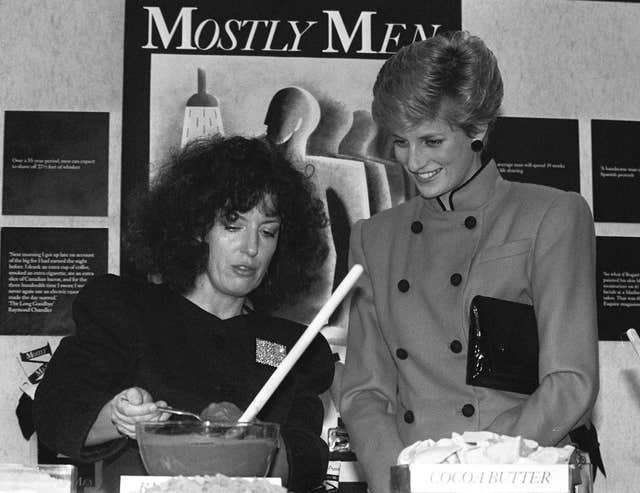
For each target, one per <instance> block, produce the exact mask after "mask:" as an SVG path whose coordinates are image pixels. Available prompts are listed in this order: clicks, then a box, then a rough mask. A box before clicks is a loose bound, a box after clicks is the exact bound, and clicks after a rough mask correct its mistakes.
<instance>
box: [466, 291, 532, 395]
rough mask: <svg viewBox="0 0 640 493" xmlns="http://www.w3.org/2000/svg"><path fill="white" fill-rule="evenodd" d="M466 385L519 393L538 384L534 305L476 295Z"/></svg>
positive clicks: (524, 392) (472, 306) (472, 312)
mask: <svg viewBox="0 0 640 493" xmlns="http://www.w3.org/2000/svg"><path fill="white" fill-rule="evenodd" d="M467 384H468V385H474V386H477V387H488V388H491V389H497V390H506V391H509V392H518V393H520V394H532V393H533V391H534V390H535V389H536V388H537V387H538V327H537V323H536V316H535V313H534V311H533V306H531V305H527V304H525V303H517V302H515V301H508V300H501V299H498V298H489V297H486V296H475V297H474V298H473V300H472V301H471V317H470V327H469V351H468V353H467Z"/></svg>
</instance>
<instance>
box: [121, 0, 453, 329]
mask: <svg viewBox="0 0 640 493" xmlns="http://www.w3.org/2000/svg"><path fill="white" fill-rule="evenodd" d="M125 15H126V20H125V65H124V67H125V71H124V108H123V118H124V121H123V156H122V163H123V170H122V185H123V186H122V193H123V197H122V198H123V201H122V205H123V208H122V219H123V224H126V221H127V218H128V216H129V214H130V211H129V210H128V208H127V202H126V198H127V196H128V195H129V193H130V192H131V191H132V189H134V188H135V187H137V186H139V185H140V184H145V183H148V182H149V180H150V178H152V177H153V175H154V173H155V172H156V170H157V167H158V166H159V165H160V164H161V163H162V162H163V161H164V160H165V159H166V157H167V156H168V155H169V153H170V152H171V151H173V150H176V149H179V148H180V147H181V146H183V145H184V144H185V143H186V142H188V141H189V140H190V139H193V138H196V137H198V136H202V135H210V134H222V135H244V136H265V137H266V138H269V139H272V140H273V141H274V142H277V143H278V144H279V145H281V146H282V147H283V148H284V149H285V150H286V152H287V153H289V155H290V156H291V157H292V158H294V160H295V161H296V162H297V163H299V165H300V166H304V168H305V169H306V170H309V169H313V170H314V173H313V180H314V181H315V184H316V187H317V190H318V193H319V194H320V196H321V198H322V199H323V201H324V202H325V206H326V208H327V212H328V215H329V217H330V220H331V227H330V228H329V229H328V231H327V235H328V237H329V240H330V241H329V243H330V245H331V251H330V254H329V258H328V260H327V263H326V266H325V275H324V276H323V279H322V281H320V282H319V283H318V285H316V286H314V287H313V289H312V292H311V293H310V294H309V296H308V297H307V298H306V299H305V300H304V301H303V302H300V303H298V304H296V306H290V307H287V308H286V309H285V313H282V314H283V315H286V316H288V317H289V318H293V319H296V320H299V321H301V322H307V323H308V322H309V321H310V320H311V318H312V317H313V316H314V315H315V313H316V312H317V310H318V309H319V308H320V307H321V306H322V304H323V303H324V302H325V301H326V299H327V298H328V296H329V295H330V293H331V291H332V289H333V287H334V284H337V283H338V282H339V281H340V280H341V279H342V278H343V277H344V274H345V273H346V270H347V244H348V238H349V231H350V229H351V225H352V224H353V223H354V222H355V221H356V220H357V219H359V218H362V217H369V216H370V215H371V214H373V213H375V212H377V211H379V210H381V209H384V208H387V207H390V206H391V205H394V204H396V203H399V202H402V201H403V200H405V199H406V198H407V197H409V196H411V194H412V188H411V185H410V184H409V182H408V181H407V180H406V178H405V176H404V174H403V171H402V170H401V169H400V167H398V166H393V165H392V164H391V161H390V155H389V151H388V145H387V139H386V138H385V136H384V135H381V134H380V133H379V132H378V131H377V130H376V128H375V125H374V124H373V121H372V119H371V113H370V111H371V89H372V87H373V83H374V80H375V76H376V74H377V72H378V69H379V68H380V66H381V65H382V63H383V61H384V60H385V59H386V58H388V57H389V56H390V55H391V54H393V53H394V52H396V51H397V50H398V48H399V47H400V46H403V45H405V44H408V43H411V42H412V41H414V40H420V39H426V38H428V37H430V36H433V34H434V33H437V32H441V31H447V30H454V29H460V28H461V6H460V1H459V0H454V1H452V0H423V1H405V0H393V1H388V0H387V1H380V0H374V1H371V0H369V1H362V0H351V1H349V2H344V1H325V2H320V1H318V2H292V1H281V0H277V1H276V0H254V1H247V0H238V1H233V2H223V1H212V0H207V1H195V2H176V1H173V0H172V1H144V2H142V1H139V0H127V2H126V14H125ZM125 259H126V256H124V255H123V260H124V261H123V263H122V266H123V268H122V269H123V273H133V272H134V269H133V267H132V266H131V265H129V264H128V263H127V262H126V260H125ZM345 316H346V314H345V310H344V309H339V310H337V311H336V313H335V314H334V317H333V319H332V321H331V322H332V324H335V325H337V326H344V322H345V320H344V317H345Z"/></svg>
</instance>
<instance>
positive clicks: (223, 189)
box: [126, 136, 329, 309]
mask: <svg viewBox="0 0 640 493" xmlns="http://www.w3.org/2000/svg"><path fill="white" fill-rule="evenodd" d="M267 197H270V198H271V203H272V205H273V209H274V210H273V211H269V212H270V213H271V212H273V213H275V214H274V215H277V216H278V217H279V218H280V221H281V227H280V234H279V238H278V245H277V247H276V251H275V253H274V255H273V257H272V260H271V263H270V264H269V268H268V270H267V273H266V274H265V277H264V279H263V280H262V283H261V284H260V286H259V287H258V288H256V289H255V290H254V291H253V292H252V293H250V294H249V299H250V300H251V302H252V303H253V305H254V307H255V308H256V309H274V308H277V307H278V306H281V305H282V304H283V303H284V302H285V301H286V302H287V303H290V302H292V301H294V300H295V299H296V297H297V296H298V295H300V294H302V293H304V292H306V291H307V290H308V289H309V288H310V287H311V285H312V283H313V282H314V281H315V280H316V279H317V278H318V276H319V272H320V267H321V266H322V264H323V262H324V260H325V258H326V257H327V254H328V251H329V248H328V246H327V240H326V236H325V234H324V232H323V231H322V230H323V228H325V227H326V226H327V222H328V221H327V216H326V214H325V212H324V206H323V204H322V202H321V201H320V200H319V199H318V198H316V197H315V196H314V189H313V184H312V183H311V181H310V180H309V178H308V177H306V176H305V175H304V174H303V173H301V172H300V171H298V170H297V169H296V168H295V167H294V165H293V164H292V163H291V162H290V161H289V160H287V159H286V157H285V156H284V154H283V153H281V152H280V151H279V150H278V149H277V148H276V147H274V146H273V145H272V144H270V143H269V142H267V141H266V140H265V139H262V138H245V137H239V136H235V137H228V138H225V137H218V136H217V137H211V138H206V139H200V140H195V141H192V142H191V143H189V144H187V145H186V146H185V147H184V148H183V149H181V150H179V151H177V152H174V153H173V154H172V156H171V159H170V160H169V161H168V162H167V163H166V164H165V165H164V166H163V167H162V168H161V170H160V173H159V174H158V176H157V177H156V178H155V179H154V180H153V182H152V184H151V187H150V190H149V191H148V192H146V193H143V194H142V195H139V196H138V197H137V198H136V199H134V213H133V215H132V218H131V221H130V222H129V224H128V227H127V238H126V247H127V250H128V252H129V256H130V258H131V260H132V261H133V262H134V263H135V265H136V266H137V267H138V268H139V269H140V270H142V271H143V272H144V273H146V274H160V275H161V276H162V282H163V283H165V284H167V285H168V286H170V287H171V288H172V289H174V290H176V291H178V292H180V293H185V292H187V291H188V290H190V289H191V288H193V286H194V281H195V279H196V277H197V275H198V274H200V273H202V272H204V270H205V269H206V266H207V262H208V259H209V246H208V244H207V243H205V242H204V241H202V240H201V238H203V237H204V236H205V234H206V233H207V232H208V231H209V230H210V229H211V228H212V227H213V225H214V223H215V221H216V219H217V218H220V217H223V218H227V219H229V218H232V217H233V216H234V215H235V214H236V213H238V212H239V213H244V212H247V211H249V210H251V209H253V208H254V207H256V206H258V205H260V204H261V203H263V201H264V199H265V198H267Z"/></svg>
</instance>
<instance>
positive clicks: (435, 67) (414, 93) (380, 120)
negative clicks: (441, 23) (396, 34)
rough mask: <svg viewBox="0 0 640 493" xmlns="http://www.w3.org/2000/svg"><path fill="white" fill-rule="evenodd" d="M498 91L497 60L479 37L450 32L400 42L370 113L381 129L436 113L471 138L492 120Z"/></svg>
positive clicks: (499, 101)
mask: <svg viewBox="0 0 640 493" xmlns="http://www.w3.org/2000/svg"><path fill="white" fill-rule="evenodd" d="M503 93H504V90H503V86H502V76H501V75H500V69H499V68H498V61H497V60H496V57H495V56H494V54H493V53H492V52H491V50H490V49H489V48H487V46H486V45H485V43H484V41H482V39H480V38H479V37H477V36H473V35H471V34H469V33H468V32H466V31H451V32H445V33H442V34H438V35H436V36H434V37H432V38H429V39H426V40H424V41H416V42H414V43H411V44H410V45H407V46H404V47H402V48H401V49H400V50H399V51H398V52H397V53H396V54H395V55H393V56H392V57H391V58H389V59H388V60H387V61H386V62H385V63H384V65H383V66H382V68H381V69H380V71H379V72H378V76H377V78H376V82H375V84H374V87H373V104H372V113H373V118H374V120H375V121H376V123H377V124H378V125H380V126H381V127H383V128H386V129H398V128H402V129H404V128H411V127H415V126H417V125H419V124H420V123H421V122H423V121H425V120H434V119H435V118H436V117H442V118H444V119H445V120H446V121H447V122H448V123H449V124H450V125H451V126H453V127H458V128H461V129H462V130H463V131H464V132H465V133H466V134H467V135H468V136H470V137H472V136H473V135H475V134H477V133H478V132H479V131H480V130H481V129H482V128H483V127H485V126H486V127H487V128H489V127H491V125H492V124H493V122H494V121H495V120H496V118H497V117H498V115H499V112H500V105H501V104H502V96H503Z"/></svg>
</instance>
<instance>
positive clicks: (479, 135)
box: [470, 125, 489, 142]
mask: <svg viewBox="0 0 640 493" xmlns="http://www.w3.org/2000/svg"><path fill="white" fill-rule="evenodd" d="M488 130H489V126H488V125H480V126H479V127H478V131H477V132H476V133H475V134H473V135H470V138H471V140H481V141H482V142H484V141H485V140H484V138H485V137H486V135H487V131H488Z"/></svg>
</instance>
